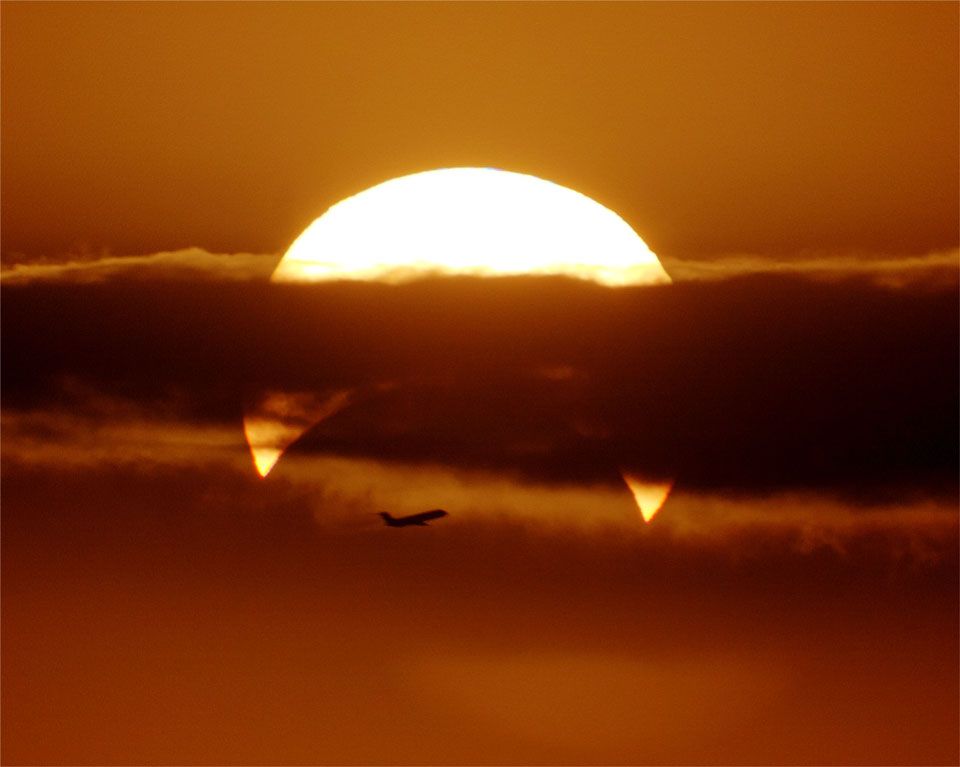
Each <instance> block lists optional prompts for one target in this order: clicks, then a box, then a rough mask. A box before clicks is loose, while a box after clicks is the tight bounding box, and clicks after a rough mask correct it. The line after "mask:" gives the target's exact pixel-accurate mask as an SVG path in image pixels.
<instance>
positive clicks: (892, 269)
mask: <svg viewBox="0 0 960 767" xmlns="http://www.w3.org/2000/svg"><path fill="white" fill-rule="evenodd" d="M280 258H281V256H280V255H278V254H271V253H262V254H256V253H210V252H208V251H206V250H204V249H203V248H198V247H193V248H184V249H182V250H176V251H162V252H159V253H153V254H149V255H125V256H117V255H109V254H108V255H98V256H91V255H67V256H64V257H62V258H26V257H23V258H20V259H18V258H17V257H15V256H12V257H7V258H6V259H5V265H4V267H3V268H2V269H0V281H2V282H4V283H10V284H12V283H26V282H33V281H49V282H72V283H91V282H104V281H107V280H111V279H121V280H186V281H195V280H204V281H226V282H236V281H246V280H265V279H268V278H269V277H270V275H271V273H272V272H273V270H274V268H275V267H276V266H277V264H278V263H279V262H280ZM660 260H661V262H662V263H663V266H664V267H665V269H666V270H667V272H668V273H669V275H670V277H671V278H672V279H673V280H674V281H675V282H683V281H689V280H723V279H728V278H733V277H741V276H746V275H758V274H766V275H769V274H786V275H805V276H807V277H811V278H815V279H822V280H838V279H845V278H851V277H859V278H866V279H868V280H870V281H872V282H874V283H875V284H878V285H883V286H886V287H905V286H908V285H914V284H927V285H950V284H953V283H955V282H956V280H957V273H958V269H960V249H957V248H950V249H946V250H940V251H933V252H931V253H926V254H921V255H917V254H887V255H878V254H869V253H800V254H796V255H794V256H792V257H780V258H777V257H771V256H768V255H761V254H749V253H747V254H726V255H719V256H715V257H711V258H701V259H697V258H675V257H671V256H661V257H660Z"/></svg>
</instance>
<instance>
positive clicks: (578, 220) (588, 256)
mask: <svg viewBox="0 0 960 767" xmlns="http://www.w3.org/2000/svg"><path fill="white" fill-rule="evenodd" d="M520 274H529V275H564V276H569V277H577V278H580V279H585V280H593V281H595V282H598V283H600V284H602V285H610V286H623V285H647V284H655V283H667V282H670V277H669V276H668V275H667V273H666V272H665V271H664V269H663V267H662V266H661V265H660V261H659V260H658V259H657V257H656V255H654V253H653V252H651V250H650V249H649V248H648V247H647V246H646V244H645V243H644V241H643V240H642V239H640V237H639V236H638V235H637V233H636V232H634V231H633V229H631V228H630V225H629V224H627V222H626V221H624V220H623V219H622V218H620V216H618V215H617V214H616V213H614V212H613V211H612V210H609V209H608V208H605V207H604V206H603V205H601V204H600V203H598V202H595V201H594V200H591V199H590V198H589V197H587V196H585V195H582V194H580V193H579V192H575V191H574V190H572V189H568V188H567V187H563V186H560V185H559V184H554V183H552V182H550V181H544V180H543V179H540V178H536V177H534V176H528V175H524V174H522V173H511V172H508V171H503V170H495V169H492V168H444V169H441V170H431V171H425V172H423V173H414V174H413V175H410V176H402V177H400V178H395V179H392V180H390V181H385V182H384V183H382V184H378V185H376V186H373V187H370V188H369V189H367V190H365V191H363V192H360V193H359V194H356V195H354V196H353V197H348V198H346V199H345V200H342V201H341V202H338V203H337V204H336V205H334V206H333V207H332V208H330V209H329V210H328V211H327V212H326V213H324V214H323V215H322V216H320V218H318V219H317V220H316V221H314V222H313V223H312V224H310V226H308V227H307V228H306V229H305V230H304V232H303V234H301V235H300V236H299V237H298V238H297V239H296V240H295V241H294V243H293V244H292V245H291V246H290V248H289V250H287V252H286V254H285V255H284V256H283V260H282V261H281V262H280V264H279V265H278V266H277V269H276V271H274V273H273V277H272V279H273V280H276V281H278V282H321V281H329V280H370V281H379V282H406V281H410V280H414V279H418V278H421V277H428V276H432V275H474V276H500V275H520Z"/></svg>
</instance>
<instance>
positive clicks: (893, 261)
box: [661, 248, 960, 288]
mask: <svg viewBox="0 0 960 767" xmlns="http://www.w3.org/2000/svg"><path fill="white" fill-rule="evenodd" d="M661 260H662V261H663V262H664V266H665V267H666V269H667V271H668V272H669V273H670V276H671V277H672V278H673V279H674V280H676V281H681V282H682V281H684V280H723V279H728V278H731V277H739V276H744V275H752V274H785V275H804V276H807V277H811V278H814V279H819V280H840V279H847V278H851V277H860V278H865V279H868V280H870V281H871V282H873V283H874V284H877V285H882V286H885V287H890V288H902V287H906V286H908V285H917V284H920V285H930V286H938V285H939V286H943V285H947V286H949V285H953V284H956V282H957V273H958V269H960V249H957V248H951V249H948V250H941V251H934V252H932V253H926V254H923V255H887V256H883V255H876V254H865V253H864V254H856V253H848V254H844V253H822V254H801V255H798V256H795V257H793V258H779V259H778V258H771V257H769V256H760V255H753V254H733V255H723V256H717V257H715V258H710V259H679V258H668V257H664V258H661Z"/></svg>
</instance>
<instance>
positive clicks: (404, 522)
mask: <svg viewBox="0 0 960 767" xmlns="http://www.w3.org/2000/svg"><path fill="white" fill-rule="evenodd" d="M380 516H381V517H383V521H384V522H385V523H386V525H387V527H407V526H408V525H418V526H420V527H423V526H425V525H426V524H427V522H429V521H430V520H431V519H440V517H445V516H447V512H445V511H444V510H443V509H433V510H432V511H421V512H420V513H419V514H411V515H410V516H408V517H394V516H392V515H391V514H388V513H387V512H385V511H381V512H380Z"/></svg>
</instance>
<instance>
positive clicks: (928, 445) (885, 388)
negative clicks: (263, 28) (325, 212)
mask: <svg viewBox="0 0 960 767" xmlns="http://www.w3.org/2000/svg"><path fill="white" fill-rule="evenodd" d="M2 308H3V323H4V344H3V349H2V354H3V365H2V377H3V378H2V380H3V392H4V411H5V414H10V415H12V416H15V415H16V414H17V413H26V412H45V411H50V410H58V409H59V410H63V409H69V407H72V406H73V405H71V404H70V403H72V400H71V399H70V397H69V395H68V393H65V390H64V381H81V382H83V383H84V385H85V386H88V387H90V389H91V390H92V391H94V392H97V393H98V394H102V395H106V396H108V397H113V398H117V399H118V400H121V401H123V400H129V401H132V402H134V403H135V404H136V405H137V406H138V407H140V408H141V409H142V410H143V411H145V412H153V413H163V414H164V416H165V417H170V418H172V419H174V420H177V421H180V422H184V423H193V424H198V425H202V424H215V425H217V426H218V427H223V428H225V429H233V430H235V433H236V439H237V442H238V444H240V445H242V444H243V443H242V440H243V433H242V418H243V414H244V412H245V410H246V409H247V408H248V407H249V406H251V405H253V404H255V403H256V402H257V401H258V400H260V399H261V398H262V397H263V396H264V394H265V393H267V392H288V393H289V392H301V393H308V392H314V393H317V394H323V393H329V392H336V391H347V390H350V391H362V392H368V393H369V396H366V395H365V396H364V397H362V398H358V399H357V401H356V402H354V403H353V404H350V405H349V406H348V407H346V408H344V409H342V410H339V411H337V412H335V413H331V415H330V416H329V417H328V418H326V419H325V420H323V421H322V423H320V424H319V426H317V427H316V428H314V429H310V430H309V431H308V432H307V433H306V434H305V435H304V436H303V438H302V439H301V440H299V441H298V442H297V443H296V444H294V445H292V446H291V448H290V452H289V454H288V456H287V457H285V458H284V459H281V462H280V464H279V466H281V467H282V465H283V463H284V461H286V460H287V458H288V457H291V456H295V455H300V456H304V457H310V456H314V455H339V456H343V457H345V458H351V459H357V460H372V461H386V462H392V463H401V464H403V463H409V464H437V465H443V466H447V467H451V468H453V469H458V470H464V471H489V472H492V473H495V474H505V473H514V474H515V475H517V476H519V477H521V478H523V479H524V480H525V481H529V482H532V483H547V484H549V483H553V484H578V485H583V486H589V485H598V484H599V485H607V486H611V487H612V486H618V487H619V486H621V485H622V478H621V470H622V471H626V472H628V473H631V474H634V473H635V474H639V475H647V476H648V477H649V478H650V479H657V478H660V479H664V480H669V479H673V478H676V480H677V483H678V484H677V487H678V489H681V490H682V489H684V488H685V489H687V490H690V491H696V492H702V493H713V492H728V493H734V494H737V493H742V494H747V495H764V494H770V493H774V494H775V493H782V492H792V491H804V490H810V491H817V492H833V493H839V494H845V495H846V496H847V497H849V498H854V499H857V500H858V502H862V503H880V502H888V501H890V500H891V499H898V500H902V499H904V498H908V497H913V496H915V495H917V494H920V495H924V494H927V495H931V496H935V497H939V498H955V496H956V478H957V461H958V455H957V440H956V431H955V424H956V421H957V417H958V411H957V408H958V403H957V389H958V385H960V382H958V372H957V371H958V366H960V360H958V354H960V351H958V336H957V333H958V331H957V327H958V316H957V315H958V309H957V295H956V286H953V287H952V288H949V289H947V288H942V287H941V288H937V289H935V290H928V289H922V290H913V289H909V288H907V289H904V290H896V291H891V290H887V289H883V288H879V287H877V286H876V285H874V284H872V283H871V282H869V281H864V280H857V279H854V280H850V281H844V282H840V283H833V282H818V281H810V280H807V279H804V278H802V277H799V276H796V275H754V276H750V277H741V278H738V279H729V280H723V281H720V282H712V281H703V282H701V281H693V282H687V283H681V284H675V285H672V286H660V287H649V288H635V289H624V290H609V289H605V288H600V287H598V286H595V285H589V284H586V283H580V282H576V281H571V280H558V279H534V278H520V279H506V280H498V281H487V280H471V279H453V280H435V281H429V282H423V283H416V284H412V285H408V286H385V285H371V284H339V285H326V286H302V285H301V286H296V285H293V286H291V285H275V284H271V283H268V282H265V281H264V282H238V283H230V284H219V283H209V282H202V281H201V282H197V283H190V284H185V283H180V282H157V283H151V284H149V285H145V284H143V283H139V282H136V281H133V282H130V281H124V280H120V279H115V280H110V281H106V282H103V283H97V284H90V285H75V284H62V283H51V282H36V283H25V284H18V285H7V286H5V287H4V289H3V302H2ZM387 384H389V385H387ZM158 408H159V410H158ZM164 408H166V410H163V409H164ZM98 417H100V416H98ZM104 417H109V416H104ZM95 426H96V424H95V423H94V421H91V425H90V428H94V427H95ZM5 442H6V444H5V449H8V448H9V449H12V447H13V443H12V442H11V441H10V434H9V433H8V434H7V435H6V439H5Z"/></svg>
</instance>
